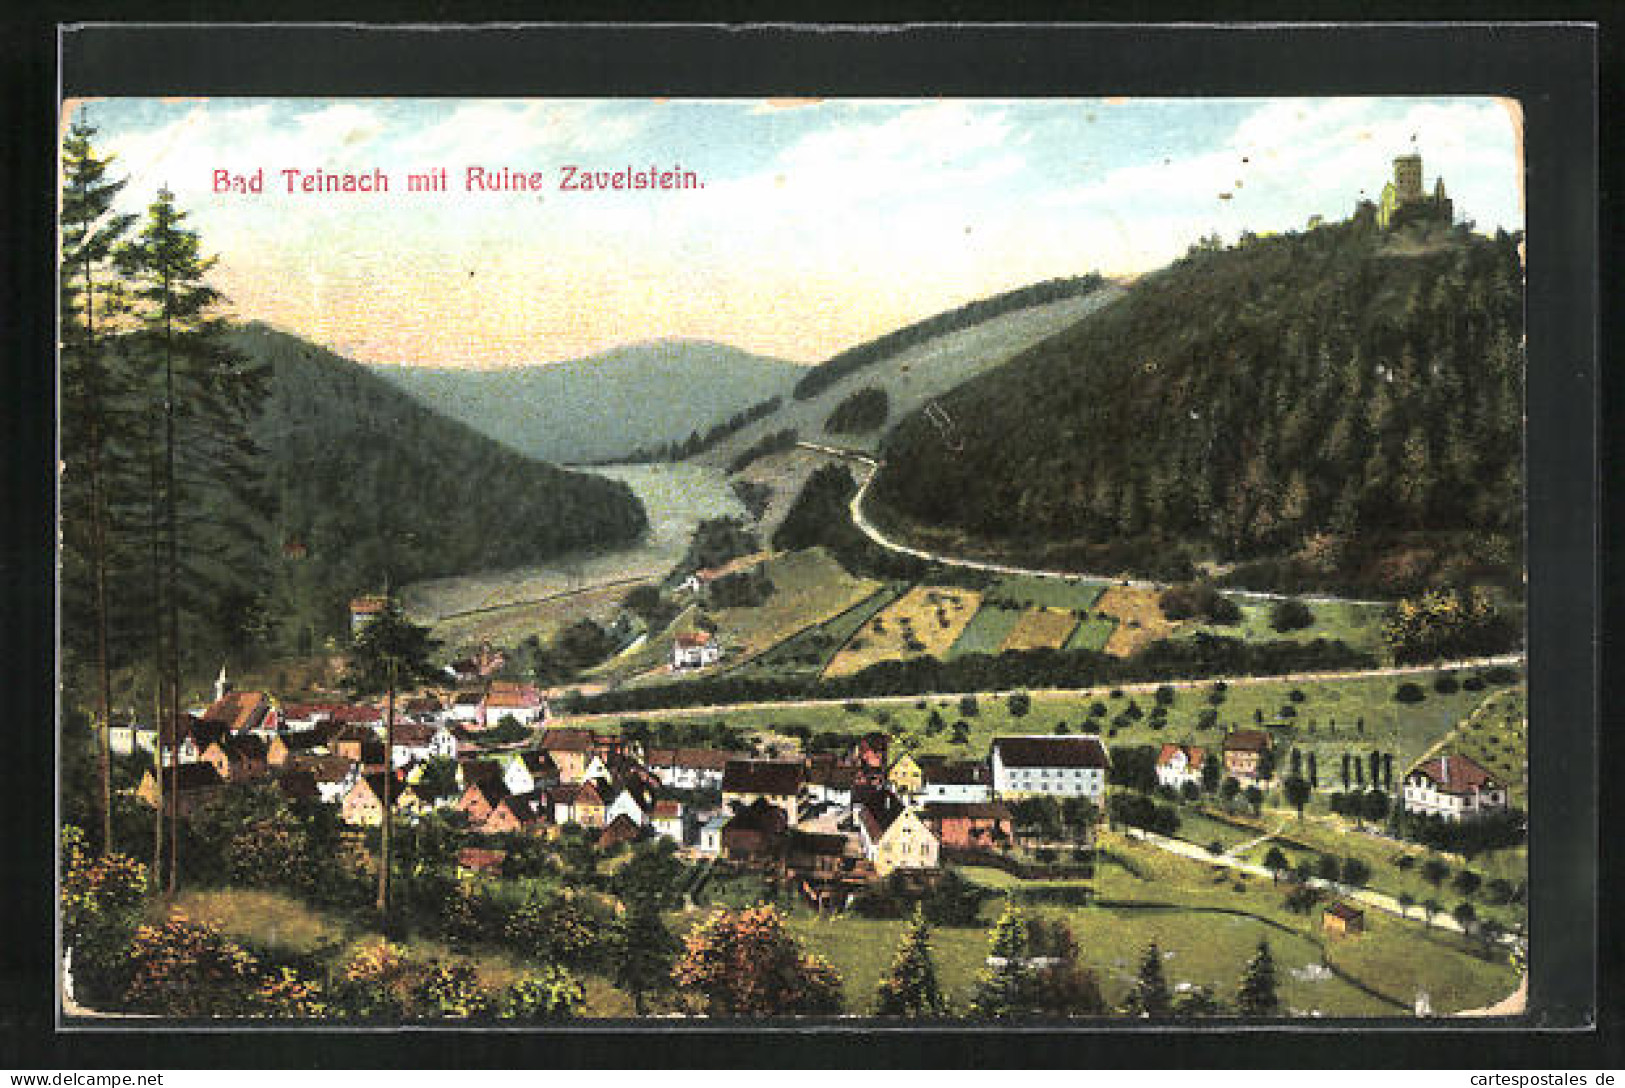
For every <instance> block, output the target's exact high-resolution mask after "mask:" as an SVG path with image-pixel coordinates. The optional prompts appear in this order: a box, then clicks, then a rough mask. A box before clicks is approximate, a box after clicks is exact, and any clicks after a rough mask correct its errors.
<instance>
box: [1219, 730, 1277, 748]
mask: <svg viewBox="0 0 1625 1088" xmlns="http://www.w3.org/2000/svg"><path fill="white" fill-rule="evenodd" d="M1270 746H1271V741H1270V735H1269V734H1268V733H1266V732H1264V731H1263V730H1262V729H1238V730H1236V731H1235V732H1234V733H1231V734H1230V735H1229V736H1227V737H1225V738H1224V750H1225V751H1226V752H1267V751H1269V749H1270Z"/></svg>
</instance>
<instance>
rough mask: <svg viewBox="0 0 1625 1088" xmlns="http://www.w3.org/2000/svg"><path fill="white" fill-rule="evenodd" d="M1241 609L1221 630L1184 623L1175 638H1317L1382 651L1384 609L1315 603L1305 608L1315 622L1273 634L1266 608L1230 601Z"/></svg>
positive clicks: (1350, 604) (1336, 603)
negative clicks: (1236, 619) (1234, 620)
mask: <svg viewBox="0 0 1625 1088" xmlns="http://www.w3.org/2000/svg"><path fill="white" fill-rule="evenodd" d="M1231 599H1232V600H1235V601H1236V604H1237V606H1238V607H1240V609H1241V622H1240V623H1236V624H1231V625H1229V626H1223V625H1219V624H1206V623H1185V624H1182V625H1181V626H1180V629H1179V631H1178V633H1176V634H1175V635H1174V636H1173V637H1175V638H1189V637H1191V636H1193V635H1195V634H1197V633H1198V632H1202V633H1206V634H1212V635H1224V636H1228V637H1230V638H1243V639H1246V640H1247V641H1249V642H1264V641H1271V640H1274V639H1290V640H1292V641H1294V642H1309V641H1312V640H1314V639H1317V638H1326V639H1340V640H1342V641H1343V642H1346V643H1348V644H1349V645H1350V646H1351V647H1353V648H1354V649H1356V650H1363V651H1365V652H1367V653H1376V652H1378V651H1380V650H1381V649H1382V648H1383V641H1382V617H1383V613H1384V612H1385V611H1386V608H1387V606H1386V605H1380V604H1356V603H1352V602H1348V601H1333V602H1315V603H1313V604H1309V606H1308V607H1309V611H1310V614H1311V615H1313V616H1314V618H1315V622H1314V623H1313V624H1312V625H1311V626H1309V627H1305V628H1304V629H1302V630H1300V631H1277V630H1275V628H1273V627H1271V626H1270V609H1271V608H1272V607H1273V606H1272V605H1270V604H1267V603H1264V602H1261V601H1250V600H1245V599H1237V598H1231Z"/></svg>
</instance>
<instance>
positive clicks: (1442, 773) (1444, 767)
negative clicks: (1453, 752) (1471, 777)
mask: <svg viewBox="0 0 1625 1088" xmlns="http://www.w3.org/2000/svg"><path fill="white" fill-rule="evenodd" d="M1439 777H1440V778H1442V779H1444V782H1443V785H1445V786H1449V785H1450V757H1449V756H1440V757H1439Z"/></svg>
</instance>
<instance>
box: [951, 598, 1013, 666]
mask: <svg viewBox="0 0 1625 1088" xmlns="http://www.w3.org/2000/svg"><path fill="white" fill-rule="evenodd" d="M1021 611H1022V610H1021V608H1020V606H1019V605H1015V604H1012V603H1010V602H1007V601H1000V602H993V601H988V600H986V599H984V600H983V601H982V607H981V608H979V609H977V610H976V615H975V616H973V617H971V621H970V622H969V623H968V624H966V625H965V629H964V630H963V631H962V632H960V635H959V638H958V639H957V640H956V641H955V642H954V644H953V646H952V647H951V648H950V649H949V651H948V656H949V657H962V656H964V655H965V654H996V653H998V652H999V647H1001V646H1003V645H1004V640H1005V639H1006V638H1007V637H1008V636H1009V634H1010V632H1011V631H1012V630H1014V629H1015V626H1016V624H1017V623H1018V622H1020V620H1021Z"/></svg>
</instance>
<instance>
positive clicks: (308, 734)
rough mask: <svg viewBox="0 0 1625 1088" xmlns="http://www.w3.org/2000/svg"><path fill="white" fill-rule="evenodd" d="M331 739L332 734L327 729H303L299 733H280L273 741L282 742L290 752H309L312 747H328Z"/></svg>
mask: <svg viewBox="0 0 1625 1088" xmlns="http://www.w3.org/2000/svg"><path fill="white" fill-rule="evenodd" d="M330 739H331V735H330V734H329V733H327V732H326V731H325V730H320V729H301V730H299V731H298V732H297V733H278V734H277V735H276V739H275V740H273V741H272V743H273V744H281V745H282V747H283V748H284V749H285V750H286V751H288V752H290V753H292V752H308V751H310V750H311V749H312V748H325V747H327V744H328V741H329V740H330Z"/></svg>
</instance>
